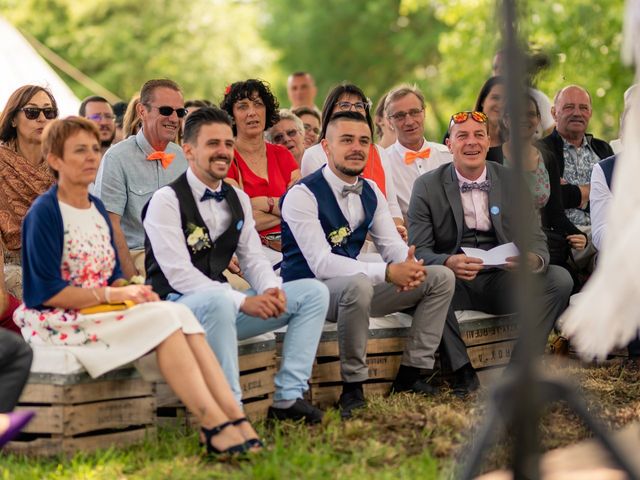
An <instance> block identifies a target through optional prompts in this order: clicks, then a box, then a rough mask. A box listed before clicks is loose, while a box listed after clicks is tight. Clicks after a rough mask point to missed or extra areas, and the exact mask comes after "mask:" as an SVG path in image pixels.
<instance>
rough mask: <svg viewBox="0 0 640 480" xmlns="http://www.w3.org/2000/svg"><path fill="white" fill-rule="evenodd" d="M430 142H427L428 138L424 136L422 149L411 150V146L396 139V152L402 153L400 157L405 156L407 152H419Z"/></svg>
mask: <svg viewBox="0 0 640 480" xmlns="http://www.w3.org/2000/svg"><path fill="white" fill-rule="evenodd" d="M428 143H429V142H427V139H426V138H424V137H422V145H421V146H420V150H411V149H410V148H407V147H405V146H404V145H402V144H401V143H400V140H396V143H394V144H393V146H394V148H395V149H396V152H398V153H399V154H400V157H402V158H404V154H405V153H407V152H419V151H421V150H424V149H425V148H426V147H427V146H428Z"/></svg>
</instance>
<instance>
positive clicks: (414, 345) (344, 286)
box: [324, 266, 455, 382]
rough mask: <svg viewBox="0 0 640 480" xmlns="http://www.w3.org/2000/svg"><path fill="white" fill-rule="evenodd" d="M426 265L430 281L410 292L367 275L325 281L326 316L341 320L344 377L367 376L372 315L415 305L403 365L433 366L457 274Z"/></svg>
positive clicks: (357, 379)
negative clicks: (400, 290)
mask: <svg viewBox="0 0 640 480" xmlns="http://www.w3.org/2000/svg"><path fill="white" fill-rule="evenodd" d="M425 268H426V271H427V278H426V280H425V281H424V282H423V283H422V285H421V286H420V287H418V288H416V289H414V290H411V291H408V292H398V291H397V288H396V286H395V285H391V284H387V283H383V284H379V285H375V286H374V285H373V284H372V283H371V280H369V278H368V277H367V276H366V275H364V274H358V275H353V276H349V277H338V278H332V279H330V280H325V281H324V283H325V285H327V287H328V288H329V293H330V299H329V311H328V312H327V320H328V321H330V322H337V323H338V344H339V348H340V371H341V375H342V380H343V381H345V382H362V381H364V380H366V379H367V378H368V377H369V369H368V367H367V362H366V357H367V338H368V333H369V317H371V316H374V317H378V316H383V315H387V314H389V313H394V312H399V311H402V310H406V309H408V308H413V307H415V312H414V314H413V322H412V324H411V329H410V332H409V337H408V338H407V343H406V346H405V350H404V354H403V356H402V365H406V366H409V367H416V368H426V369H428V368H433V364H434V355H435V352H436V350H437V348H438V345H439V344H440V340H441V338H442V331H443V328H444V324H445V320H446V316H447V312H448V310H449V304H450V303H451V298H452V297H453V292H454V288H455V277H454V275H453V272H452V271H451V270H449V269H448V268H446V267H442V266H429V267H425Z"/></svg>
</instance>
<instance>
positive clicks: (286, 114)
mask: <svg viewBox="0 0 640 480" xmlns="http://www.w3.org/2000/svg"><path fill="white" fill-rule="evenodd" d="M278 114H279V115H280V120H291V121H292V122H293V123H295V124H296V129H297V130H298V132H300V133H301V134H302V135H304V123H302V120H301V119H300V117H298V116H297V115H295V114H294V113H293V112H292V111H291V110H289V109H288V108H281V109H280V110H279V111H278ZM280 120H278V122H279V121H280ZM277 124H278V123H276V124H275V125H277ZM275 125H273V126H272V127H271V128H270V129H269V130H267V131H266V132H265V134H264V137H265V139H266V140H267V142H269V143H273V137H272V135H271V130H272V129H273V127H274V126H275Z"/></svg>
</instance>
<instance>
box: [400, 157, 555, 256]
mask: <svg viewBox="0 0 640 480" xmlns="http://www.w3.org/2000/svg"><path fill="white" fill-rule="evenodd" d="M487 179H489V180H491V190H490V191H489V212H490V215H489V216H490V218H491V223H492V224H493V228H494V230H495V233H496V238H497V239H498V243H499V244H500V245H502V244H504V243H509V242H513V241H515V235H514V228H515V227H514V221H515V218H516V217H515V215H516V212H515V205H514V203H515V201H514V200H515V198H516V196H515V192H516V189H517V188H528V187H527V185H526V184H525V183H524V182H523V181H522V180H520V181H518V182H517V181H516V177H515V175H514V174H513V171H512V170H510V169H508V168H506V167H504V166H502V165H500V164H497V163H495V162H487ZM528 207H529V208H527V211H526V212H525V215H526V218H528V221H529V222H530V224H531V225H532V232H533V233H532V238H531V246H530V248H529V251H531V252H533V253H535V254H536V255H538V256H540V257H541V258H542V260H543V261H544V265H545V266H546V265H549V250H548V248H547V241H546V240H547V239H546V236H545V234H544V233H543V232H542V230H541V229H540V226H539V222H538V220H537V218H536V215H535V211H534V209H533V205H529V206H528ZM407 218H408V222H409V245H415V246H416V257H417V258H418V259H420V258H422V259H424V263H425V264H426V265H443V264H444V262H445V261H446V260H447V258H449V257H450V256H451V255H454V254H456V253H462V251H461V250H460V243H461V241H462V228H463V224H464V211H463V209H462V200H461V199H460V188H459V186H458V178H457V176H456V174H455V170H454V166H453V163H447V164H445V165H441V166H440V167H438V168H436V169H435V170H432V171H430V172H428V173H425V174H424V175H422V176H420V177H419V178H418V179H417V180H416V181H415V183H414V184H413V191H412V192H411V201H410V203H409V210H408V212H407ZM520 251H522V248H520Z"/></svg>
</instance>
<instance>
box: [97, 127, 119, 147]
mask: <svg viewBox="0 0 640 480" xmlns="http://www.w3.org/2000/svg"><path fill="white" fill-rule="evenodd" d="M114 138H116V130H115V129H114V130H113V132H112V133H111V137H110V138H108V139H106V140H101V141H100V146H101V147H102V148H109V147H110V146H111V144H112V143H113V139H114Z"/></svg>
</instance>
